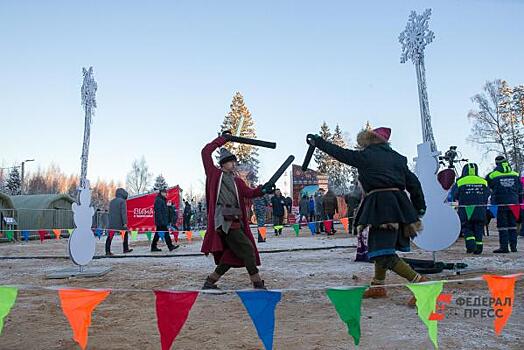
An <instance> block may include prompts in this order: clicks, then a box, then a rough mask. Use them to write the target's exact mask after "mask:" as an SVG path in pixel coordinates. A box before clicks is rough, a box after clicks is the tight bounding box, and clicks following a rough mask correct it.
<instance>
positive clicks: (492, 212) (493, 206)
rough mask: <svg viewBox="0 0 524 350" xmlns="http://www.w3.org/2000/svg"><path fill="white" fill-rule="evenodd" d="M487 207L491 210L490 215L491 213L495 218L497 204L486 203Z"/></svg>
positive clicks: (497, 208) (497, 209)
mask: <svg viewBox="0 0 524 350" xmlns="http://www.w3.org/2000/svg"><path fill="white" fill-rule="evenodd" d="M488 209H489V211H490V212H491V215H493V217H494V218H496V217H497V213H498V211H499V207H498V205H495V204H490V205H488Z"/></svg>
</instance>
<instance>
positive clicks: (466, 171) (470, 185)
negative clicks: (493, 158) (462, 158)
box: [451, 163, 489, 255]
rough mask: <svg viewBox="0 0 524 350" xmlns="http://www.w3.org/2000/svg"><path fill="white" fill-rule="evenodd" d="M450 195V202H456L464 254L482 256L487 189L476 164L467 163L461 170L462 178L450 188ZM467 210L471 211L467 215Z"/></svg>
mask: <svg viewBox="0 0 524 350" xmlns="http://www.w3.org/2000/svg"><path fill="white" fill-rule="evenodd" d="M451 193H452V196H451V197H452V200H453V201H458V205H459V207H458V215H459V218H460V223H461V226H462V229H461V231H462V232H463V233H464V240H465V242H466V252H467V253H468V254H471V253H474V254H477V255H478V254H482V248H483V242H482V237H483V235H484V225H485V224H486V210H487V204H488V197H489V189H488V182H487V181H486V180H485V179H483V178H482V177H480V176H478V166H477V164H475V163H468V164H466V165H465V166H464V167H463V168H462V176H461V177H460V178H458V179H457V182H456V183H455V184H454V185H453V187H452V188H451ZM470 208H472V209H470ZM468 210H472V212H471V213H470V214H469V215H468Z"/></svg>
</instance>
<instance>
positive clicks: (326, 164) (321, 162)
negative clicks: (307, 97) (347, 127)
mask: <svg viewBox="0 0 524 350" xmlns="http://www.w3.org/2000/svg"><path fill="white" fill-rule="evenodd" d="M319 136H320V137H321V138H323V139H324V140H326V141H330V140H331V138H332V135H331V130H329V126H328V125H327V123H326V122H325V121H324V122H323V123H322V125H321V126H320V132H319ZM332 162H333V158H331V157H330V156H329V155H327V154H326V153H324V152H322V151H321V150H319V149H318V148H317V149H316V150H315V163H317V171H318V172H319V173H322V174H328V171H329V168H330V163H332Z"/></svg>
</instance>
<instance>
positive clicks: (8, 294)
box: [0, 287, 18, 334]
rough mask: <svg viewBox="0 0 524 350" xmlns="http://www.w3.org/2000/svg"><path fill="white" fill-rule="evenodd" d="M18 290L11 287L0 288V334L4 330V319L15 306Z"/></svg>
mask: <svg viewBox="0 0 524 350" xmlns="http://www.w3.org/2000/svg"><path fill="white" fill-rule="evenodd" d="M17 294H18V289H16V288H12V287H0V334H2V329H3V328H4V318H5V317H6V316H7V315H9V312H11V309H12V308H13V306H14V305H15V301H16V295H17Z"/></svg>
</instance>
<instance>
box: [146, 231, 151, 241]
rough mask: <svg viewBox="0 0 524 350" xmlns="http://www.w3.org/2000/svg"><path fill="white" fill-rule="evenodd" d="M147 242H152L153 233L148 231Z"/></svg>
mask: <svg viewBox="0 0 524 350" xmlns="http://www.w3.org/2000/svg"><path fill="white" fill-rule="evenodd" d="M146 236H147V240H148V241H151V231H146Z"/></svg>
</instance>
